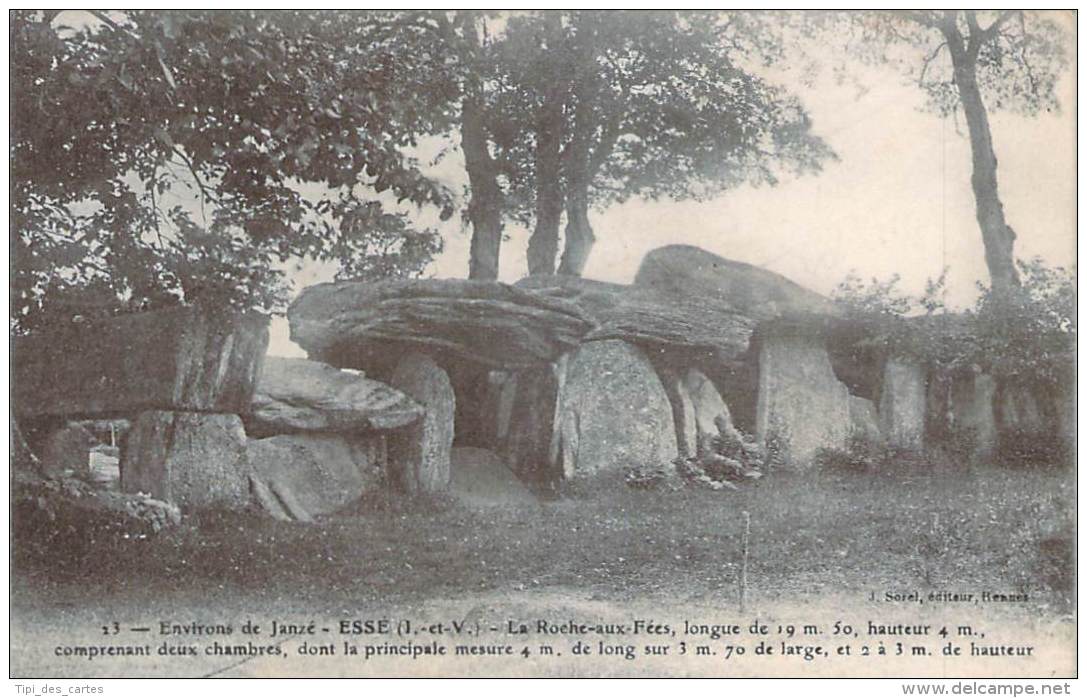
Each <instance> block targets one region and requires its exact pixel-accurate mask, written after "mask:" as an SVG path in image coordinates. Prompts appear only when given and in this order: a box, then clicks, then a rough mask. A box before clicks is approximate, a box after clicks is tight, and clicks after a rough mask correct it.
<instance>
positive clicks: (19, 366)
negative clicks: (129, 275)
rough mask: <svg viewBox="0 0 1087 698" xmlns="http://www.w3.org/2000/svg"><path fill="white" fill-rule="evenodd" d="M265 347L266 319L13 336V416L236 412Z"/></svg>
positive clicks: (111, 322)
mask: <svg viewBox="0 0 1087 698" xmlns="http://www.w3.org/2000/svg"><path fill="white" fill-rule="evenodd" d="M267 348H268V318H267V317H265V316H263V315H259V314H256V313H251V314H234V313H221V312H211V311H206V310H203V309H201V308H198V307H186V308H174V309H170V310H161V311H155V312H147V313H134V314H131V315H120V316H117V317H112V318H106V319H94V320H87V321H85V322H73V323H71V324H69V325H67V326H65V327H63V328H59V329H55V330H51V331H48V332H41V333H38V334H32V335H29V336H26V337H18V338H16V339H15V340H14V343H13V351H14V361H13V378H14V381H13V383H14V384H13V395H12V405H13V407H14V409H15V412H16V415H17V416H19V417H40V416H49V415H52V416H61V417H69V418H75V417H99V416H110V415H126V414H135V413H137V412H141V411H145V410H175V411H186V412H221V413H228V412H243V411H245V410H246V409H247V408H248V407H249V403H250V402H251V401H252V399H253V389H254V386H255V385H256V378H257V374H258V372H259V369H260V364H261V361H262V359H263V358H264V353H265V351H267Z"/></svg>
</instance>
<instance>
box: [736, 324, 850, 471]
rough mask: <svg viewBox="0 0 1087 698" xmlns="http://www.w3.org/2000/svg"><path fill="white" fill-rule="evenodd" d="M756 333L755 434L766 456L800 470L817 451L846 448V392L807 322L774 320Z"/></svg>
mask: <svg viewBox="0 0 1087 698" xmlns="http://www.w3.org/2000/svg"><path fill="white" fill-rule="evenodd" d="M760 335H761V336H760V339H759V395H758V406H757V410H756V434H757V436H758V438H759V441H760V442H762V443H763V444H764V445H765V446H766V448H767V451H768V455H769V456H770V457H772V458H776V459H778V461H780V462H781V464H782V465H785V466H787V467H792V468H794V469H804V468H806V467H809V466H810V465H812V463H813V462H814V459H815V456H816V454H817V453H818V451H819V450H820V449H822V448H834V449H844V448H846V446H847V442H848V438H849V432H850V416H849V391H848V390H847V389H846V387H845V385H844V384H842V382H841V381H839V380H838V378H837V377H836V376H835V374H834V370H833V368H831V365H830V359H829V358H828V356H827V351H826V347H825V344H824V342H823V338H822V336H821V335H820V334H819V332H817V331H815V330H814V329H813V328H812V327H811V326H810V325H808V324H806V323H799V324H795V325H794V324H793V323H779V324H776V325H775V326H772V327H767V328H766V329H765V331H764V332H761V333H760Z"/></svg>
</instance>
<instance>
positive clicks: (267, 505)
mask: <svg viewBox="0 0 1087 698" xmlns="http://www.w3.org/2000/svg"><path fill="white" fill-rule="evenodd" d="M385 457H386V451H385V439H384V437H382V436H380V435H368V436H357V435H355V436H352V435H341V434H322V433H314V434H281V435H278V436H272V437H269V438H266V439H254V440H251V441H250V442H249V445H248V458H249V466H250V477H251V480H252V488H253V495H254V499H255V500H256V502H257V504H258V505H259V506H260V507H261V508H262V509H263V510H264V511H266V512H267V513H268V514H270V515H271V516H273V517H275V518H277V519H281V520H296V521H311V520H312V519H313V517H315V516H322V515H325V514H332V513H334V512H336V511H338V510H340V509H342V508H343V507H345V506H347V505H348V504H350V503H352V502H354V501H356V500H357V499H358V498H359V497H361V496H362V494H363V493H364V492H366V491H368V490H371V489H374V488H376V487H377V486H378V484H379V483H380V482H381V480H382V478H383V476H384V469H385Z"/></svg>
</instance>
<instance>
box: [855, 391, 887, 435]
mask: <svg viewBox="0 0 1087 698" xmlns="http://www.w3.org/2000/svg"><path fill="white" fill-rule="evenodd" d="M849 435H850V436H851V437H852V438H854V439H861V440H863V441H865V442H867V443H880V442H882V441H883V435H882V434H881V433H880V430H879V415H878V414H877V413H876V406H875V405H874V404H872V401H871V400H868V399H866V398H863V397H858V396H857V395H850V396H849Z"/></svg>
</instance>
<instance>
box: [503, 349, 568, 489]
mask: <svg viewBox="0 0 1087 698" xmlns="http://www.w3.org/2000/svg"><path fill="white" fill-rule="evenodd" d="M560 366H561V367H562V369H564V368H565V362H563V363H561V364H548V365H546V366H542V367H538V368H532V369H524V370H521V371H517V372H515V373H512V374H510V375H509V377H508V378H507V379H506V381H505V382H504V383H503V385H502V391H501V394H500V395H499V399H498V411H497V412H498V413H497V425H496V430H495V431H496V435H497V438H496V443H497V444H498V448H497V451H498V453H499V455H500V456H501V457H502V458H503V460H505V462H506V464H507V465H508V466H509V467H510V468H511V469H512V470H513V471H514V472H516V473H517V474H518V475H519V476H520V477H521V478H522V479H524V480H526V481H530V482H536V483H541V484H542V483H547V482H553V481H554V480H556V479H558V478H559V477H561V475H562V472H561V470H559V464H558V432H557V423H556V418H555V416H556V410H557V405H558V398H559V381H560V378H561V376H560Z"/></svg>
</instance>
